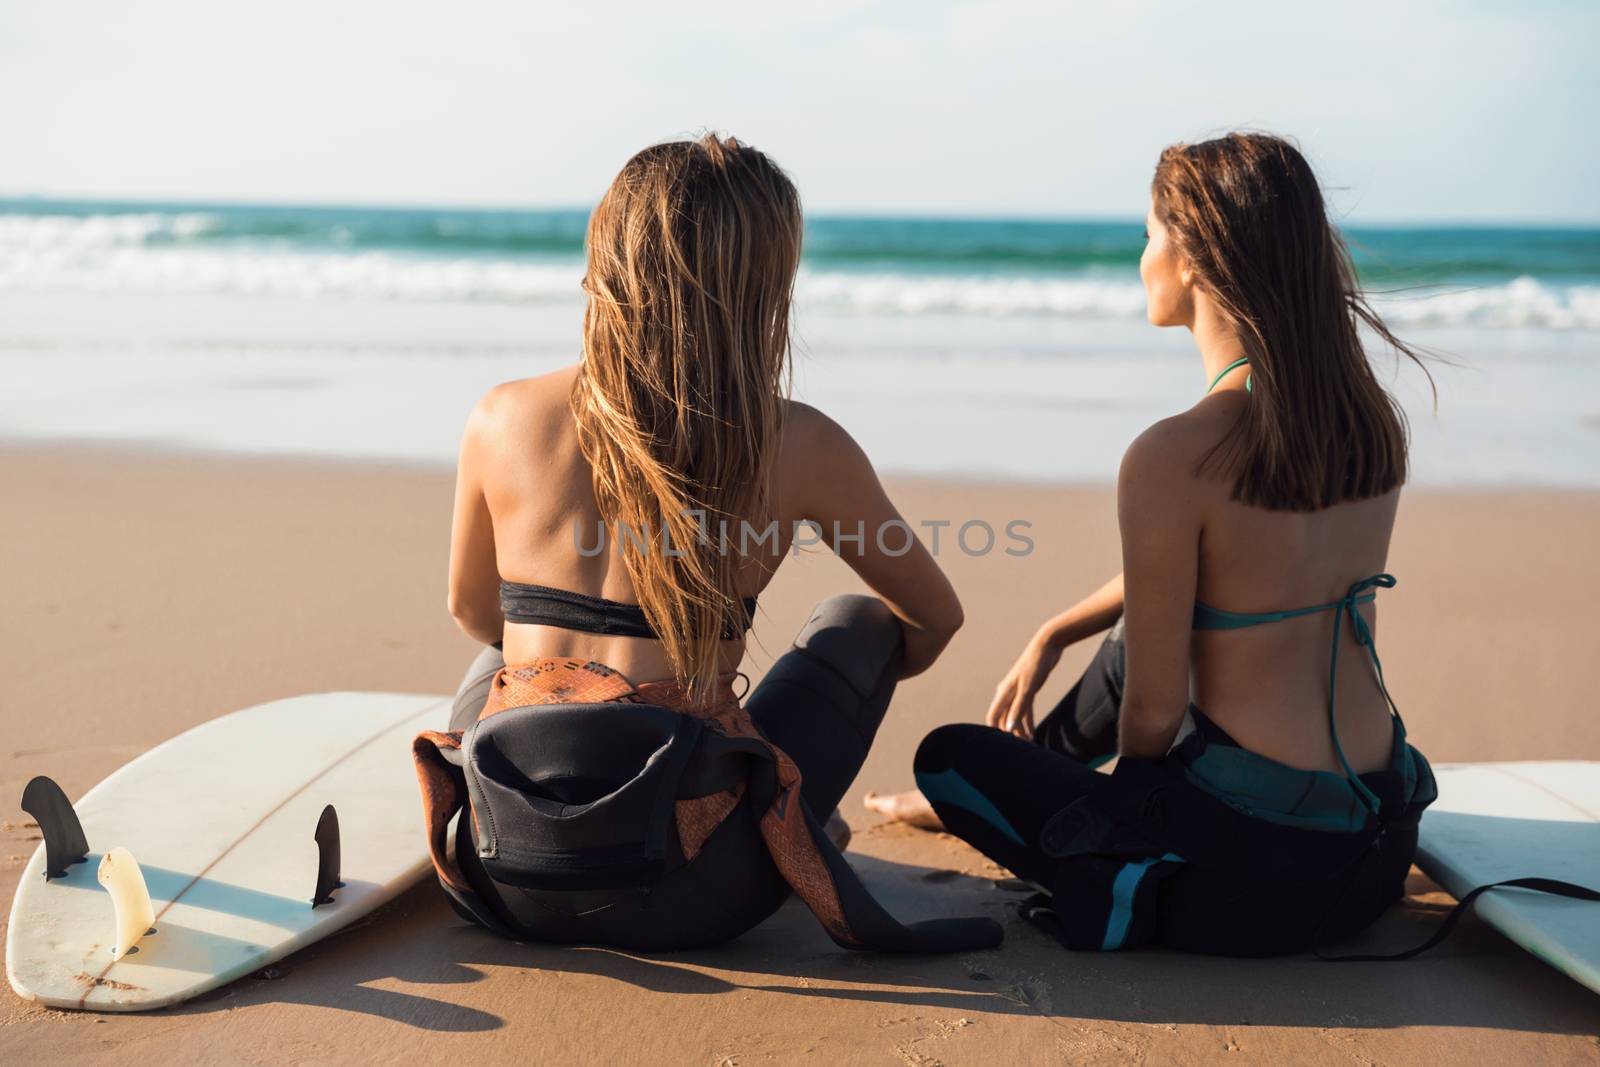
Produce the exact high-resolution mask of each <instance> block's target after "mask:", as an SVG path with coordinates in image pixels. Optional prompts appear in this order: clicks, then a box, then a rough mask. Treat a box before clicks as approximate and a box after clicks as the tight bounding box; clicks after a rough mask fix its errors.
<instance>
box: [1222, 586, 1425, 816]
mask: <svg viewBox="0 0 1600 1067" xmlns="http://www.w3.org/2000/svg"><path fill="white" fill-rule="evenodd" d="M1394 586H1395V580H1394V575H1392V574H1374V575H1373V576H1372V577H1370V578H1363V579H1361V580H1360V581H1359V582H1356V583H1355V584H1354V585H1352V586H1351V587H1350V589H1349V591H1348V592H1346V593H1345V595H1344V596H1342V597H1340V598H1339V599H1338V600H1331V601H1329V602H1328V603H1326V604H1314V605H1312V606H1311V607H1309V608H1294V609H1292V610H1290V611H1263V612H1260V613H1259V614H1254V615H1242V614H1240V613H1238V612H1235V611H1223V610H1221V609H1220V608H1214V607H1211V606H1210V605H1209V604H1202V603H1200V602H1199V601H1195V605H1194V628H1195V629H1196V630H1242V629H1244V628H1245V627H1246V626H1261V625H1263V624H1265V623H1269V622H1282V621H1283V620H1284V619H1293V618H1296V617H1298V616H1301V615H1315V614H1317V613H1318V612H1322V611H1331V612H1333V647H1332V649H1331V650H1330V651H1329V653H1328V732H1329V733H1330V734H1332V735H1333V753H1334V755H1336V756H1338V757H1339V766H1341V767H1343V768H1344V773H1345V774H1346V775H1347V776H1348V778H1349V781H1350V787H1351V788H1352V789H1354V790H1355V791H1356V793H1357V794H1359V795H1360V797H1361V799H1362V801H1363V803H1365V804H1366V805H1367V807H1368V808H1369V809H1371V811H1372V812H1373V814H1377V811H1378V797H1377V794H1375V793H1374V792H1373V791H1372V790H1370V789H1368V788H1367V786H1366V784H1365V783H1364V782H1362V781H1361V779H1360V778H1358V777H1357V776H1356V772H1355V770H1354V769H1353V768H1352V767H1351V766H1350V761H1349V760H1347V759H1345V756H1344V748H1343V747H1342V746H1341V745H1340V744H1339V727H1338V724H1337V723H1336V722H1335V720H1334V707H1335V699H1336V698H1335V688H1336V686H1337V685H1338V681H1339V629H1340V623H1342V622H1343V621H1344V616H1346V615H1348V616H1349V617H1350V625H1351V627H1352V628H1353V629H1354V630H1355V634H1356V643H1357V644H1359V645H1361V647H1362V648H1365V649H1366V650H1367V655H1369V656H1371V657H1372V669H1373V670H1374V671H1375V672H1376V673H1377V676H1378V689H1379V690H1381V691H1382V693H1383V699H1384V700H1385V701H1387V702H1388V704H1389V710H1390V711H1391V712H1393V713H1394V717H1395V718H1396V719H1399V718H1400V709H1399V708H1397V707H1395V703H1394V698H1393V697H1391V696H1390V695H1389V688H1388V687H1387V686H1386V685H1384V684H1383V664H1382V663H1380V662H1378V648H1377V645H1376V644H1375V643H1374V641H1373V638H1372V627H1370V626H1368V625H1367V620H1366V618H1365V617H1363V616H1362V614H1361V612H1359V611H1357V610H1356V608H1357V606H1358V605H1360V604H1370V603H1371V602H1372V601H1374V600H1376V599H1377V598H1378V594H1377V592H1375V590H1378V589H1393V588H1394ZM1401 729H1402V730H1403V729H1404V726H1402V727H1401Z"/></svg>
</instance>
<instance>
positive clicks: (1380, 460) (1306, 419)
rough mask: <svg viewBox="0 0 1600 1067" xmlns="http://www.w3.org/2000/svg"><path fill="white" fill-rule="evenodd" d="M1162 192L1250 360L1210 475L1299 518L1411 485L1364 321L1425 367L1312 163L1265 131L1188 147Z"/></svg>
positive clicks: (1186, 251)
mask: <svg viewBox="0 0 1600 1067" xmlns="http://www.w3.org/2000/svg"><path fill="white" fill-rule="evenodd" d="M1151 194H1152V199H1153V200H1154V207H1155V212H1156V217H1157V218H1158V219H1160V221H1161V223H1162V225H1163V226H1165V227H1166V228H1167V230H1168V233H1169V235H1170V238H1171V239H1172V240H1173V241H1174V242H1175V243H1176V247H1177V250H1178V252H1179V253H1180V254H1181V255H1182V256H1183V258H1184V259H1185V260H1187V262H1188V263H1189V264H1190V265H1191V267H1192V268H1193V270H1194V275H1195V283H1196V284H1197V285H1198V286H1200V287H1201V288H1203V289H1204V290H1205V291H1206V292H1207V293H1208V294H1209V295H1210V296H1211V298H1212V299H1213V300H1215V301H1216V303H1217V304H1218V306H1219V307H1220V308H1221V309H1222V311H1223V313H1224V314H1226V315H1227V317H1228V318H1229V319H1230V320H1231V321H1232V323H1233V324H1234V325H1235V327H1236V328H1237V329H1238V331H1239V333H1240V336H1241V337H1242V339H1243V341H1244V347H1245V352H1246V354H1247V355H1248V356H1249V357H1250V379H1251V394H1250V400H1249V403H1248V404H1247V405H1246V407H1245V410H1244V414H1243V416H1242V417H1241V418H1240V421H1239V422H1238V423H1237V424H1236V425H1235V426H1234V428H1233V429H1232V431H1231V432H1230V433H1229V434H1228V435H1227V436H1226V437H1225V438H1224V439H1223V440H1222V442H1220V443H1219V444H1218V445H1217V447H1216V448H1214V449H1212V450H1211V451H1210V452H1209V453H1207V455H1206V456H1205V458H1204V459H1203V460H1202V462H1201V468H1202V469H1211V470H1215V471H1220V472H1221V473H1222V474H1223V475H1224V476H1227V477H1231V478H1233V480H1234V486H1233V497H1234V499H1236V500H1239V501H1242V502H1244V503H1246V504H1253V505H1256V506H1259V507H1265V508H1273V509H1279V510H1292V511H1315V510H1318V509H1320V508H1325V507H1330V506H1332V505H1334V504H1337V503H1339V502H1341V501H1345V500H1364V499H1367V498H1368V497H1373V496H1378V495H1381V494H1383V493H1386V492H1388V491H1389V490H1391V489H1393V488H1395V487H1396V486H1398V485H1401V484H1402V483H1404V481H1405V478H1406V440H1407V426H1406V419H1405V413H1404V412H1403V411H1402V410H1401V408H1400V406H1399V404H1398V403H1396V401H1395V399H1394V397H1393V396H1391V395H1390V393H1389V392H1388V390H1386V389H1385V388H1384V387H1383V385H1382V384H1381V383H1379V381H1378V380H1377V378H1376V377H1375V376H1374V374H1373V372H1372V367H1371V366H1370V364H1369V363H1368V361H1367V355H1366V352H1365V351H1364V350H1363V348H1362V344H1361V333H1360V330H1361V326H1362V325H1365V326H1366V327H1368V328H1369V329H1371V330H1372V331H1373V333H1375V334H1376V335H1377V336H1378V337H1379V338H1381V339H1382V340H1383V341H1384V342H1385V343H1387V344H1388V345H1390V346H1392V347H1393V348H1394V349H1395V351H1396V352H1399V353H1402V354H1404V355H1406V356H1408V357H1410V358H1411V359H1412V360H1414V361H1416V362H1417V363H1418V365H1419V366H1420V365H1421V359H1420V358H1419V356H1418V354H1417V352H1416V351H1415V350H1413V349H1412V348H1410V347H1408V346H1407V345H1405V344H1403V343H1401V342H1400V341H1399V340H1398V339H1397V338H1396V337H1395V336H1394V334H1392V333H1390V332H1389V328H1388V327H1387V326H1385V325H1384V323H1383V320H1382V319H1380V318H1379V317H1378V315H1377V313H1376V312H1374V311H1373V310H1372V308H1371V307H1370V306H1369V305H1368V303H1367V301H1366V298H1365V297H1364V296H1363V294H1362V292H1361V288H1360V286H1359V284H1358V282H1357V279H1356V272H1355V267H1354V265H1353V264H1352V263H1351V260H1350V254H1349V252H1348V251H1347V250H1346V248H1345V245H1344V241H1343V239H1342V238H1341V237H1340V236H1339V232H1338V231H1337V230H1336V229H1335V228H1334V227H1333V226H1332V224H1330V223H1329V221H1328V216H1327V211H1326V208H1325V207H1324V204H1323V199H1322V191H1321V189H1320V188H1319V186H1318V184H1317V179H1316V176H1315V175H1313V174H1312V172H1311V167H1310V165H1309V164H1308V163H1307V162H1306V160H1305V157H1304V156H1302V155H1301V154H1300V152H1299V151H1298V150H1297V149H1296V148H1295V147H1294V145H1292V144H1290V143H1289V142H1288V141H1286V140H1284V139H1282V138H1280V137H1274V136H1272V135H1270V134H1264V133H1230V134H1228V135H1227V136H1225V137H1219V138H1217V139H1215V140H1210V141H1202V142H1200V143H1198V144H1177V145H1173V146H1172V147H1170V148H1168V149H1167V150H1166V151H1164V152H1162V153H1161V162H1160V163H1159V164H1158V165H1157V166H1156V173H1155V180H1154V181H1153V182H1152V183H1151ZM1423 371H1424V373H1427V371H1426V368H1425V367H1424V368H1423ZM1430 380H1431V379H1430Z"/></svg>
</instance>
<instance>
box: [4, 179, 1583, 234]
mask: <svg viewBox="0 0 1600 1067" xmlns="http://www.w3.org/2000/svg"><path fill="white" fill-rule="evenodd" d="M27 203H42V204H62V205H78V206H85V205H96V204H104V205H108V206H121V205H129V206H141V207H143V206H149V207H188V208H267V209H284V208H308V209H321V210H333V211H372V212H401V211H450V212H460V213H463V214H468V213H475V214H485V215H492V214H512V213H548V214H574V215H577V214H582V215H587V214H588V213H589V212H590V211H591V210H592V207H588V206H584V205H579V204H559V203H551V204H532V203H522V204H511V203H450V202H447V201H438V202H432V203H429V202H424V201H415V200H375V201H368V202H356V201H350V200H337V199H332V200H312V199H303V198H298V197H284V198H278V199H274V198H252V197H246V198H238V199H233V198H228V197H218V196H195V197H187V196H181V195H170V196H169V195H162V196H129V195H123V194H101V193H94V194H79V193H67V194H63V193H46V192H37V191H25V192H18V191H10V190H4V189H0V205H5V204H27ZM805 217H806V218H808V219H819V220H821V219H830V220H832V219H839V220H845V219H854V220H860V221H885V222H902V221H903V222H1019V223H1127V224H1130V225H1140V224H1142V222H1143V218H1142V217H1140V216H1137V215H1133V214H1128V215H1117V214H1113V213H1110V212H1082V213H1078V214H1065V213H1062V214H1056V213H1052V212H1047V211H1038V212H1031V211H1029V212H1014V211H1013V212H1006V211H995V212H987V211H980V210H971V209H949V210H945V211H938V210H918V211H893V210H883V209H875V208H838V209H816V210H808V211H806V212H805ZM1333 221H1334V223H1335V225H1340V226H1345V225H1353V226H1357V227H1373V228H1376V227H1388V228H1395V229H1571V230H1600V218H1595V219H1583V220H1577V219H1562V218H1555V217H1531V218H1525V219H1518V218H1507V217H1504V216H1499V217H1485V218H1461V217H1459V216H1439V217H1436V218H1419V217H1415V216H1411V217H1407V216H1373V217H1369V218H1362V217H1360V216H1357V215H1347V216H1343V217H1341V218H1338V219H1335V220H1333Z"/></svg>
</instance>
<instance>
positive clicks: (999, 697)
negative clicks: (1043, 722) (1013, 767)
mask: <svg viewBox="0 0 1600 1067" xmlns="http://www.w3.org/2000/svg"><path fill="white" fill-rule="evenodd" d="M1059 662H1061V647H1059V646H1057V645H1056V644H1055V642H1053V641H1050V640H1048V639H1046V638H1045V636H1044V635H1043V634H1041V635H1039V636H1036V637H1034V639H1033V640H1031V641H1029V642H1028V647H1027V648H1025V649H1023V650H1022V655H1021V656H1018V657H1017V662H1016V663H1015V664H1013V665H1012V667H1011V670H1010V671H1008V672H1006V676H1005V677H1004V678H1002V679H1001V680H1000V684H999V685H998V686H996V687H995V691H994V703H993V704H991V705H990V706H989V714H988V716H987V718H986V719H985V721H986V722H988V724H989V725H990V726H993V727H995V728H997V729H1000V730H1005V731H1007V732H1008V733H1013V734H1016V735H1017V736H1018V737H1020V738H1023V739H1024V740H1028V739H1031V738H1032V737H1033V698H1034V697H1035V696H1037V695H1038V694H1039V690H1040V689H1042V688H1044V683H1045V679H1047V678H1049V677H1050V672H1051V671H1053V670H1055V667H1056V664H1057V663H1059Z"/></svg>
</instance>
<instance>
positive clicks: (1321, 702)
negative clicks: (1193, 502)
mask: <svg viewBox="0 0 1600 1067" xmlns="http://www.w3.org/2000/svg"><path fill="white" fill-rule="evenodd" d="M1243 402H1244V400H1243V397H1242V396H1241V395H1240V394H1238V393H1231V394H1220V395H1217V396H1213V397H1210V398H1208V399H1207V400H1205V401H1203V402H1202V403H1201V404H1199V405H1197V406H1196V407H1195V408H1194V409H1192V410H1191V411H1190V412H1187V413H1185V414H1184V415H1182V416H1179V417H1178V419H1179V420H1184V421H1185V422H1188V423H1190V424H1191V429H1192V431H1193V432H1192V434H1190V435H1186V436H1188V439H1189V440H1190V441H1191V442H1192V444H1193V446H1194V448H1193V449H1192V450H1190V449H1186V450H1184V451H1185V453H1187V454H1186V455H1183V456H1177V455H1175V456H1174V457H1173V460H1174V462H1184V461H1188V460H1192V459H1195V458H1198V455H1201V454H1203V452H1204V449H1205V448H1206V447H1208V443H1211V442H1216V441H1220V440H1221V439H1222V436H1223V434H1225V433H1226V432H1227V428H1228V427H1229V426H1230V425H1231V424H1232V419H1233V418H1234V417H1235V415H1236V414H1237V410H1238V405H1240V404H1242V403H1243ZM1175 421H1176V420H1175ZM1231 489H1232V486H1231V483H1230V482H1228V481H1226V480H1223V479H1221V478H1210V477H1205V476H1199V477H1197V478H1196V490H1197V495H1198V499H1199V501H1200V508H1201V535H1200V546H1199V574H1198V581H1197V585H1196V599H1197V600H1199V601H1200V602H1201V603H1204V604H1207V605H1210V606H1211V607H1214V608H1220V609H1222V610H1225V611H1230V612H1238V613H1245V614H1253V613H1261V612H1273V611H1283V610H1288V609H1294V608H1302V607H1309V606H1311V605H1315V604H1325V603H1328V602H1330V601H1334V600H1338V599H1339V598H1341V597H1343V596H1344V595H1345V593H1346V591H1347V590H1348V589H1349V587H1350V585H1351V584H1352V583H1353V582H1356V581H1358V580H1360V579H1363V578H1366V577H1368V576H1370V575H1375V574H1378V573H1381V572H1382V571H1383V570H1384V568H1385V564H1386V561H1387V558H1388V552H1389V539H1390V535H1391V534H1392V533H1393V530H1394V521H1395V514H1396V510H1397V508H1398V506H1399V501H1400V491H1399V490H1398V489H1395V490H1393V491H1391V492H1389V493H1386V494H1384V495H1382V496H1379V497H1375V498H1372V499H1368V500H1361V501H1354V502H1346V503H1342V504H1339V505H1336V506H1334V507H1331V508H1326V509H1323V510H1321V511H1314V512H1292V511H1269V510H1267V509H1265V508H1258V507H1251V506H1247V505H1244V504H1241V503H1238V502H1237V501H1234V500H1231V499H1230V495H1231ZM1377 606H1378V605H1377V603H1370V604H1365V605H1362V607H1361V609H1360V610H1361V612H1362V614H1363V615H1364V616H1365V617H1366V619H1367V620H1368V622H1369V623H1370V624H1371V625H1372V628H1373V631H1374V633H1376V630H1377V623H1376V615H1377ZM1334 625H1335V614H1334V612H1332V611H1326V612H1319V613H1316V614H1311V615H1305V616H1301V617H1299V618H1292V619H1285V620H1282V621H1279V622H1273V623H1268V624H1265V625H1259V626H1252V627H1248V628H1243V629H1234V630H1198V629H1197V630H1195V631H1194V635H1193V638H1192V645H1191V663H1192V681H1191V685H1192V693H1193V697H1194V701H1195V703H1196V704H1197V705H1198V706H1200V707H1201V708H1203V709H1204V710H1205V712H1206V714H1207V715H1208V716H1210V717H1211V718H1212V719H1213V720H1214V721H1215V722H1216V723H1217V724H1218V725H1220V726H1221V727H1222V728H1223V729H1225V730H1227V731H1228V732H1229V733H1230V734H1231V735H1232V736H1233V737H1234V739H1235V740H1237V741H1238V742H1239V743H1240V744H1242V745H1243V746H1244V747H1246V748H1248V749H1250V750H1252V751H1255V752H1258V753H1260V754H1262V755H1264V756H1268V757H1270V758H1272V759H1276V760H1278V761H1279V762H1282V763H1287V764H1289V765H1290V766H1295V767H1301V768H1304V769H1311V770H1324V771H1330V772H1333V773H1341V772H1340V768H1339V764H1338V760H1337V757H1336V756H1335V754H1334V751H1333V744H1332V738H1331V736H1330V733H1329V729H1328V714H1327V706H1328V670H1329V662H1328V660H1329V653H1330V650H1331V647H1332V641H1333V634H1334ZM1339 625H1340V627H1341V632H1340V635H1339V640H1340V648H1339V675H1338V689H1337V692H1338V719H1337V723H1338V729H1339V740H1340V744H1341V745H1342V746H1343V748H1344V751H1345V755H1346V757H1347V758H1348V759H1349V760H1350V763H1351V766H1352V767H1353V768H1354V769H1355V771H1356V772H1357V773H1365V772H1367V771H1372V770H1378V769H1380V768H1382V767H1384V766H1386V765H1387V764H1388V761H1389V754H1390V747H1391V745H1392V743H1393V728H1392V726H1391V725H1390V721H1389V720H1390V714H1389V709H1388V705H1387V702H1386V701H1385V699H1384V697H1383V693H1382V691H1381V690H1380V689H1379V687H1378V685H1377V682H1376V679H1375V677H1374V675H1373V670H1372V664H1371V660H1370V659H1369V657H1368V654H1367V652H1366V650H1365V649H1363V648H1362V647H1360V646H1359V645H1358V644H1357V643H1356V640H1355V637H1354V634H1353V631H1352V628H1351V626H1350V623H1349V622H1348V621H1344V622H1342V623H1340V624H1339Z"/></svg>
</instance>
